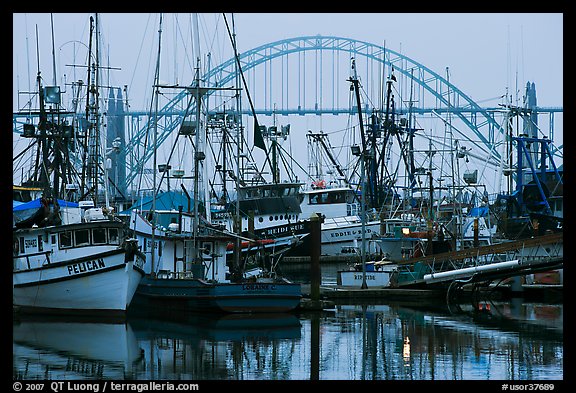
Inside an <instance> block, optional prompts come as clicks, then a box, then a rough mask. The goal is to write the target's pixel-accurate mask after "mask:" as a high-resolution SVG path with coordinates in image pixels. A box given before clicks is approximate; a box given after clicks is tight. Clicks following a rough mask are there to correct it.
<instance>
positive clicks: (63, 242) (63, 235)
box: [59, 232, 72, 248]
mask: <svg viewBox="0 0 576 393" xmlns="http://www.w3.org/2000/svg"><path fill="white" fill-rule="evenodd" d="M59 237H60V241H59V243H60V248H70V247H72V232H60V234H59Z"/></svg>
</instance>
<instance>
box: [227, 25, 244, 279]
mask: <svg viewBox="0 0 576 393" xmlns="http://www.w3.org/2000/svg"><path fill="white" fill-rule="evenodd" d="M231 16H232V49H233V50H234V57H236V61H235V62H234V64H235V71H236V87H237V88H238V87H239V86H240V67H239V61H238V52H237V50H236V27H235V25H234V14H232V15H231ZM224 17H226V15H224ZM236 106H237V108H238V114H239V116H240V121H238V122H236V144H237V145H236V205H235V209H234V222H233V225H232V229H233V230H234V233H236V234H238V235H240V234H241V233H242V218H241V216H240V196H241V193H240V181H241V178H240V176H241V175H240V155H241V154H242V127H241V123H242V117H241V116H242V100H241V90H239V89H238V90H236ZM241 253H242V243H241V241H240V237H239V236H237V237H236V238H235V240H234V261H233V267H234V269H233V270H234V272H233V274H235V275H238V274H239V270H240V255H241ZM235 278H238V277H235Z"/></svg>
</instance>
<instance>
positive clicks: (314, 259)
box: [309, 213, 322, 301]
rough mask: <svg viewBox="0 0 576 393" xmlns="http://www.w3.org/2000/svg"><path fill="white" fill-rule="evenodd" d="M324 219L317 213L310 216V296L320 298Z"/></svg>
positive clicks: (313, 298)
mask: <svg viewBox="0 0 576 393" xmlns="http://www.w3.org/2000/svg"><path fill="white" fill-rule="evenodd" d="M321 227H322V220H321V218H320V217H319V216H318V215H317V214H316V213H312V215H311V216H310V235H309V236H310V298H311V299H312V301H318V300H320V281H321V274H320V250H321V242H322V238H321V236H320V234H321V230H322V228H321Z"/></svg>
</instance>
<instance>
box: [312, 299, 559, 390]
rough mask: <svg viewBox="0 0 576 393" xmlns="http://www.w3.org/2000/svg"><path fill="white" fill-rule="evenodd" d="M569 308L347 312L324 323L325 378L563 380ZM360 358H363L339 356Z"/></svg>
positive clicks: (371, 308) (351, 308)
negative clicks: (564, 323)
mask: <svg viewBox="0 0 576 393" xmlns="http://www.w3.org/2000/svg"><path fill="white" fill-rule="evenodd" d="M562 321H563V306H562V305H548V304H520V305H517V306H515V305H514V304H512V303H492V308H491V310H490V311H487V310H485V309H484V310H478V309H475V308H473V307H472V306H470V307H461V308H460V311H459V312H453V313H449V312H447V310H444V309H443V308H442V307H440V308H438V307H436V309H435V308H432V307H428V308H426V307H425V306H424V307H423V306H421V305H413V306H406V305H402V304H399V303H389V304H380V305H374V304H373V305H369V304H366V305H341V306H339V307H338V311H337V312H336V313H335V314H334V315H333V316H330V317H327V319H326V320H325V321H323V323H322V326H332V327H334V329H330V330H326V331H325V332H323V334H322V337H321V341H322V343H323V344H322V348H321V352H322V353H323V354H325V356H323V360H322V364H321V365H320V378H321V379H361V380H364V379H367V380H380V379H382V380H396V379H399V380H470V379H474V380H500V379H505V380H532V379H535V380H539V379H562V378H563V373H562V367H563V352H564V351H563V328H562ZM339 353H347V354H348V353H359V354H361V356H338V354H339Z"/></svg>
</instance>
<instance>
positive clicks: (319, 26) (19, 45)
mask: <svg viewBox="0 0 576 393" xmlns="http://www.w3.org/2000/svg"><path fill="white" fill-rule="evenodd" d="M90 15H91V14H73V13H70V14H59V13H55V14H53V15H52V18H53V21H54V48H55V49H54V52H55V59H56V62H55V63H56V74H57V76H58V77H57V80H56V83H57V84H59V85H63V84H64V82H67V83H70V82H71V81H72V80H78V79H84V80H85V79H86V75H85V74H86V72H85V69H83V68H72V67H69V64H73V63H74V64H85V58H84V57H83V56H84V53H86V51H84V52H82V50H81V49H82V47H83V46H84V47H85V46H86V45H87V43H88V31H89V17H90ZM191 15H192V14H178V15H175V14H163V20H164V22H163V24H164V28H163V45H164V48H170V45H171V44H170V42H175V41H180V42H183V44H180V45H182V47H180V48H178V47H176V49H172V51H171V52H170V49H168V50H165V51H164V52H163V53H170V54H169V55H168V54H166V55H165V56H166V57H163V59H162V66H161V69H162V70H163V71H164V72H163V77H162V78H163V79H166V82H174V81H175V79H179V80H178V82H180V83H184V84H186V83H189V82H190V75H191V73H188V71H189V70H191V69H192V68H193V66H192V65H191V64H193V61H192V60H191V59H193V58H194V57H193V56H191V55H190V52H191V51H192V50H194V49H193V48H194V47H196V46H197V44H196V37H198V42H199V46H200V52H201V53H207V52H210V53H211V55H212V61H213V63H218V64H219V63H220V62H222V61H225V60H227V59H228V58H230V57H231V55H232V51H231V45H230V41H229V39H228V36H227V32H226V26H225V24H224V20H223V16H222V14H217V13H215V14H204V13H203V14H199V18H198V21H199V23H198V28H199V31H200V34H199V35H197V36H194V34H193V33H192V32H193V30H194V26H193V23H191V21H193V18H192V16H191ZM158 16H159V14H147V13H130V14H99V20H100V29H101V33H102V35H101V36H102V40H101V41H102V42H101V45H102V54H101V56H102V58H103V59H104V62H105V64H107V65H109V66H111V67H116V68H119V69H120V70H114V71H111V72H110V79H109V80H108V81H107V82H110V84H111V85H114V86H124V85H128V94H129V97H130V102H131V109H145V108H147V107H148V105H149V102H150V98H149V97H150V95H151V91H152V89H151V85H152V82H153V75H154V67H155V64H156V52H157V50H158V20H159V18H158ZM226 17H227V19H228V22H229V23H230V24H231V23H232V14H226ZM13 26H14V27H13V29H14V34H13V48H14V53H13V91H14V105H13V108H14V110H17V107H18V104H19V105H20V107H22V106H23V103H24V102H25V96H24V95H22V94H21V95H20V96H18V94H17V92H18V91H27V90H29V89H30V88H31V89H32V90H34V88H35V85H34V84H35V77H36V72H37V69H38V65H37V57H36V45H37V43H36V41H37V40H36V29H37V30H38V37H39V44H38V46H39V48H40V50H39V51H40V69H41V72H42V76H43V78H44V84H45V85H50V84H52V82H53V78H54V75H53V67H54V63H53V57H52V37H51V16H50V14H47V13H38V14H31V13H28V14H14V15H13ZM234 27H235V31H236V38H237V44H238V50H239V52H243V51H247V50H249V49H252V48H255V47H257V46H260V45H263V44H266V43H270V42H273V41H277V40H281V39H287V38H294V37H299V36H305V35H318V34H319V35H325V36H327V35H332V36H339V37H344V38H351V39H355V40H361V41H367V42H369V43H373V44H377V45H385V46H386V47H387V48H390V49H392V50H394V51H396V52H400V53H402V54H403V55H405V56H407V57H409V58H411V59H413V60H414V61H416V62H418V63H420V64H423V65H425V66H426V67H428V68H430V69H431V70H433V71H435V72H436V73H438V74H440V75H444V74H445V70H446V67H449V69H450V81H451V82H452V84H454V85H455V86H457V87H458V88H459V89H460V90H461V91H462V92H464V93H465V94H466V95H468V96H469V97H470V98H472V99H473V100H474V101H476V102H478V103H479V104H480V105H481V106H496V105H497V103H498V102H501V101H498V100H495V97H499V96H501V95H502V94H504V93H506V91H509V92H510V93H513V92H514V91H515V89H516V88H518V89H519V90H520V94H523V92H524V86H525V84H526V82H527V81H530V82H534V83H535V85H536V91H537V98H538V105H539V106H563V45H564V41H563V29H564V26H563V14H561V13H517V14H515V13H504V14H499V13H485V14H483V13H432V14H429V13H422V14H418V13H414V14H413V13H403V14H398V13H390V14H384V13H333V14H332V13H322V14H320V13H313V14H306V13H257V14H256V13H237V14H234ZM184 46H186V48H187V49H188V50H187V51H185V50H184V49H183V48H184ZM74 51H75V53H76V55H75V56H74V55H73V52H74ZM172 53H176V54H175V55H173V54H172ZM64 74H66V79H65V80H64V77H63V75H64ZM507 89H508V90H507ZM306 121H307V122H309V123H307V124H306V127H314V126H313V125H310V124H312V123H313V122H315V121H316V120H314V119H310V120H306ZM562 127H563V121H562V115H561V114H560V115H557V116H556V118H555V133H556V135H557V137H558V139H559V140H558V141H557V144H561V139H562V137H561V134H562V131H563V129H562Z"/></svg>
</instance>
